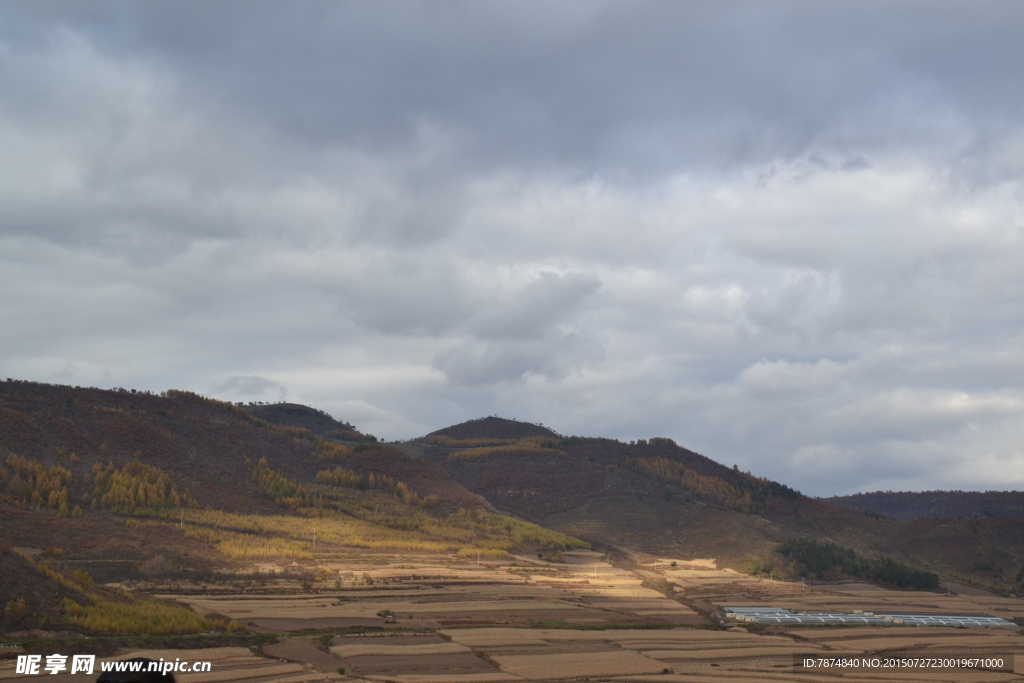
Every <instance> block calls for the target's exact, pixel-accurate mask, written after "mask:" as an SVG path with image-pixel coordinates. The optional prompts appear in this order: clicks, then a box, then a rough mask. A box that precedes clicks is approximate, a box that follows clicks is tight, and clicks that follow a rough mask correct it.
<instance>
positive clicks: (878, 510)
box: [821, 491, 1024, 522]
mask: <svg viewBox="0 0 1024 683" xmlns="http://www.w3.org/2000/svg"><path fill="white" fill-rule="evenodd" d="M821 500H822V501H823V502H825V503H829V504H831V505H841V506H843V507H848V508H852V509H854V510H860V511H861V512H865V513H872V514H877V515H885V516H886V517H891V518H893V519H896V520H899V521H901V522H907V521H910V520H912V519H917V518H918V517H959V518H967V517H1024V491H984V492H981V491H921V492H910V491H895V492H894V491H875V492H874V493H856V494H853V495H850V496H833V497H831V498H822V499H821Z"/></svg>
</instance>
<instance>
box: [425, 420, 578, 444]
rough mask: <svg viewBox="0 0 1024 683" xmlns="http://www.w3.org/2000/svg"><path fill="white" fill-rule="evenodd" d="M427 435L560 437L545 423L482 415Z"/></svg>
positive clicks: (469, 437)
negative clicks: (537, 423)
mask: <svg viewBox="0 0 1024 683" xmlns="http://www.w3.org/2000/svg"><path fill="white" fill-rule="evenodd" d="M427 436H447V437H448V438H451V439H525V438H527V437H530V436H550V437H558V434H557V433H556V432H553V431H552V430H550V429H548V428H547V427H545V426H543V425H535V424H533V423H531V422H519V421H517V420H506V419H505V418H503V417H481V418H478V419H476V420H469V421H468V422H463V423H461V424H457V425H452V426H451V427H445V428H444V429H438V430H437V431H436V432H431V433H430V434H427Z"/></svg>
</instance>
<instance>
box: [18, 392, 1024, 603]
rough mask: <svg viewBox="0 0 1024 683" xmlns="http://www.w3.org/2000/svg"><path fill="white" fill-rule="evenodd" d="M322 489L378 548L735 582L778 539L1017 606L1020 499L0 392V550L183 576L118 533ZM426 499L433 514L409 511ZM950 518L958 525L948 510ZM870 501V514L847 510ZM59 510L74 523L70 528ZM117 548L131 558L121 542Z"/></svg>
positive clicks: (271, 415) (521, 428)
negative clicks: (619, 554) (362, 523)
mask: <svg viewBox="0 0 1024 683" xmlns="http://www.w3.org/2000/svg"><path fill="white" fill-rule="evenodd" d="M263 462H265V465H262V464H261V463H263ZM43 470H45V472H46V476H43V472H42V471H43ZM115 475H116V476H115ZM371 475H372V479H371ZM324 481H334V482H335V484H334V485H336V486H339V487H342V488H339V489H337V491H336V493H337V494H338V495H339V496H340V495H341V493H344V496H347V498H344V500H346V501H348V502H346V503H345V504H346V505H349V506H350V507H349V508H345V509H348V510H350V511H351V512H352V514H359V515H364V516H365V515H366V514H371V513H372V514H373V515H377V517H375V519H376V518H378V517H380V515H383V514H384V512H381V510H384V508H381V507H380V506H381V505H382V504H383V503H381V501H384V502H385V503H387V505H390V506H392V507H394V509H395V510H396V513H395V514H394V515H393V516H392V517H387V518H386V519H385V518H383V517H380V519H383V523H384V524H385V525H391V527H389V528H395V529H406V528H407V527H408V524H409V523H410V520H409V519H406V517H409V516H410V515H411V516H413V517H416V519H417V520H419V521H416V520H412V522H413V523H416V524H420V523H422V524H424V528H427V527H430V525H431V524H433V522H430V523H429V524H428V523H427V517H433V518H434V520H435V521H437V522H439V523H440V522H444V520H446V519H447V518H448V516H449V515H453V514H454V515H456V516H459V515H461V517H458V520H461V521H459V523H460V524H469V522H468V521H467V519H468V517H467V515H470V516H473V519H476V520H479V519H483V517H481V516H486V513H487V512H488V511H494V510H499V511H503V512H505V513H508V514H511V515H514V516H517V517H519V518H521V519H524V520H528V521H531V522H535V523H537V524H540V525H543V526H545V527H548V528H550V529H554V530H557V531H560V532H563V533H566V534H570V535H572V536H575V537H577V538H582V539H584V540H586V541H588V542H590V543H592V544H593V545H594V546H595V547H598V548H603V549H606V550H608V551H609V552H614V551H616V550H622V551H630V552H632V551H637V552H642V553H649V554H651V555H656V556H660V557H678V558H695V557H715V558H718V559H719V561H720V564H721V565H724V566H727V567H732V568H734V569H738V570H741V571H754V570H757V569H758V568H764V567H766V566H768V565H769V564H770V563H772V562H783V561H785V560H784V558H782V557H781V556H779V555H778V554H777V551H778V549H779V547H780V544H783V543H785V542H786V541H788V540H790V539H809V540H815V541H819V542H829V543H835V544H839V545H841V546H844V547H846V548H851V549H854V550H856V551H857V552H858V553H860V554H862V555H865V556H871V557H892V558H895V559H897V560H900V561H903V562H907V563H910V564H913V565H914V566H915V567H919V568H921V569H926V570H930V571H935V572H939V573H940V574H941V575H942V576H943V579H944V580H953V581H960V582H964V581H970V582H973V583H974V584H976V585H980V586H988V587H991V588H994V589H998V590H1019V589H1020V586H1019V582H1020V579H1019V578H1017V577H1018V576H1020V574H1019V570H1020V568H1021V565H1022V563H1024V519H1021V517H1022V515H1021V505H1020V503H1019V500H1020V498H1018V496H1021V495H1024V494H1017V493H1006V494H992V493H990V494H961V493H957V492H948V493H944V492H938V493H933V494H866V495H864V496H860V497H858V496H847V497H844V498H843V499H830V500H819V499H814V498H809V497H807V496H804V495H802V494H800V493H799V492H798V491H795V490H793V489H791V488H789V487H788V486H786V485H785V484H783V483H779V482H775V481H771V480H768V479H764V478H761V477H758V476H756V475H755V474H751V473H748V472H742V471H740V470H739V469H737V468H736V467H731V468H730V467H726V466H724V465H722V464H720V463H718V462H715V461H714V460H712V459H710V458H708V457H705V456H703V455H701V454H699V453H695V452H693V451H690V450H688V449H686V448H683V447H681V446H679V445H677V444H676V443H675V442H674V441H672V440H671V439H667V438H659V437H654V438H649V439H638V440H635V441H630V442H628V443H627V442H622V441H618V440H615V439H606V438H597V437H580V436H569V437H566V436H562V435H559V434H558V433H556V432H555V431H554V430H552V429H549V428H547V427H545V426H543V425H539V424H531V423H528V422H520V421H516V420H506V419H503V418H499V417H495V416H491V417H485V418H481V419H477V420H471V421H469V422H464V423H461V424H458V425H453V426H451V427H447V428H444V429H440V430H437V431H434V432H431V433H430V434H427V435H425V436H424V437H421V438H420V439H416V440H413V441H410V442H402V443H379V442H378V441H377V439H375V438H374V437H372V436H370V435H367V434H364V433H362V432H359V431H358V430H357V429H356V428H355V427H354V426H353V425H351V424H349V423H347V422H345V421H343V420H338V419H335V418H334V417H332V416H330V415H327V414H326V413H323V412H321V411H318V410H315V409H313V408H309V407H306V406H301V405H298V404H289V403H280V404H270V405H250V406H241V405H238V404H231V403H226V402H223V401H216V400H213V399H208V398H205V397H203V396H200V395H198V394H195V393H192V392H187V391H175V390H168V391H166V392H164V393H162V394H160V395H156V394H150V393H148V392H132V391H126V390H123V389H120V390H114V391H108V390H101V389H95V388H80V387H68V386H54V385H46V384H39V383H33V382H24V381H7V382H0V520H2V522H0V545H2V544H9V545H11V546H16V547H18V546H32V547H46V546H48V545H55V546H60V547H65V548H67V547H76V548H77V547H78V546H79V545H81V547H82V549H81V550H79V551H77V552H80V553H83V557H84V556H85V555H88V554H89V553H92V555H89V557H92V556H94V555H97V556H98V554H99V553H100V551H101V550H102V553H103V557H109V558H111V560H110V561H111V562H112V563H113V562H114V560H115V559H117V558H121V557H135V556H136V555H138V553H139V552H142V551H141V550H140V548H144V549H145V553H149V554H150V555H152V556H153V557H149V556H147V558H148V559H147V561H149V559H154V558H155V556H156V555H157V554H160V555H163V556H164V557H166V558H167V559H168V561H173V562H175V563H178V564H184V563H185V561H184V560H180V561H179V560H178V559H175V558H176V555H175V553H186V551H187V553H188V554H190V555H189V556H190V557H193V558H194V557H196V556H198V554H201V553H202V552H209V550H208V545H204V544H202V543H200V542H199V541H197V540H194V539H186V540H182V538H181V536H180V534H178V535H175V533H172V532H173V529H171V530H167V529H165V530H164V531H163V532H161V534H163V535H160V534H157V533H156V532H153V531H149V530H144V529H143V527H126V526H125V524H124V522H123V520H122V518H121V517H120V516H119V515H122V514H132V510H134V509H135V507H134V506H135V505H139V506H144V505H149V504H150V502H145V501H150V499H151V498H152V496H154V495H156V494H159V495H160V496H162V498H161V500H164V498H167V497H171V498H174V500H175V501H177V500H179V499H180V500H181V501H182V505H184V504H185V502H184V501H186V500H188V501H189V502H188V505H190V506H194V507H196V508H198V509H205V508H211V509H214V510H224V511H229V512H240V513H258V514H277V515H280V514H292V512H290V510H295V509H297V508H298V507H300V506H303V505H304V506H306V507H307V508H308V507H309V506H313V505H321V504H326V503H325V502H324V501H325V500H326V499H325V498H323V497H322V496H321V494H322V492H323V490H324V489H323V487H324V486H326V484H324V483H323V482H324ZM399 483H401V484H402V486H401V487H399V486H398V484H399ZM172 485H173V493H172V489H171V487H172ZM318 487H319V488H318ZM344 487H348V488H344ZM374 487H376V488H374ZM382 487H383V488H382ZM374 491H376V493H374ZM154 492H155V493H154ZM339 492H340V493H339ZM381 492H391V493H387V495H386V496H385V494H384V493H381ZM323 495H327V494H326V493H323ZM330 495H334V494H330ZM903 495H906V496H908V497H907V498H906V500H905V501H902V502H901V501H900V499H899V498H898V497H899V496H903ZM928 495H931V496H932V497H933V498H934V500H935V501H937V502H936V504H935V506H932V507H928V505H929V504H928V503H927V502H926V501H927V496H928ZM100 496H102V501H100V504H99V505H97V502H96V499H97V497H100ZM296 496H298V497H299V498H302V500H299V498H296ZM318 496H321V497H320V498H318ZM361 496H365V499H363V498H360V497H361ZM374 496H376V497H374ZM382 496H384V497H382ZM879 496H889V498H888V499H885V498H879ZM894 497H895V498H894ZM426 499H430V500H432V501H434V502H432V503H431V504H430V505H421V504H420V503H421V502H422V501H424V500H426ZM435 499H436V500H435ZM960 499H962V501H963V502H962V504H960V507H957V506H956V505H954V504H952V503H950V501H956V500H960ZM119 500H120V501H122V502H120V503H118V502H117V501H119ZM331 500H334V499H331ZM337 500H342V498H337ZM361 500H362V501H363V502H360V501H361ZM875 500H882V501H883V502H882V503H880V505H882V506H881V507H875V508H870V509H868V508H857V507H856V506H857V505H860V504H861V503H863V502H864V501H875ZM410 501H412V502H410ZM417 501H419V502H417ZM850 501H853V504H851V502H850ZM885 501H888V502H885ZM907 501H910V502H907ZM914 501H916V502H914ZM979 501H982V502H979ZM1015 501H1018V502H1015ZM328 502H329V501H328ZM911 502H913V504H911ZM996 503H999V504H998V505H997V504H996ZM161 504H162V505H165V509H166V507H168V506H172V505H171V504H170V503H166V502H164V503H161ZM177 505H178V503H177V502H174V503H173V506H177ZM403 505H404V506H405V507H402V506H403ZM119 506H120V507H119ZM288 506H291V507H288ZM901 506H902V507H901ZM915 506H916V507H915ZM77 507H81V508H82V509H83V510H84V512H82V511H79V513H78V514H77V515H76V514H75V513H74V509H75V508H77ZM125 510H127V512H125ZM367 510H369V511H370V512H369V513H367V512H366V511H367ZM986 510H987V511H988V512H989V513H990V514H991V515H992V516H987V515H985V511H986ZM336 511H337V512H340V511H342V508H340V507H339V508H337V509H336ZM932 514H940V515H942V517H943V519H934V518H932V517H931V516H930V515H932ZM949 517H954V518H955V517H962V518H964V519H949ZM897 520H908V521H897ZM473 524H476V522H473ZM467 528H468V527H467ZM129 531H130V534H142V533H143V532H144V533H146V534H148V536H147V538H148V539H149V540H147V541H146V542H145V543H141V542H139V541H137V540H130V541H129V540H128V539H130V538H134V536H130V535H128V536H126V535H125V534H128V533H129ZM467 533H468V532H467ZM89 544H95V549H93V550H89V549H88V548H92V547H93V546H91V545H89ZM190 544H191V545H190ZM203 548H206V549H207V550H206V551H204V550H203ZM90 566H92V565H90ZM97 566H99V565H97ZM116 566H120V565H115V564H111V565H110V567H112V569H110V572H114V570H115V569H116ZM108 578H110V579H111V580H114V579H115V578H116V576H115V575H114V574H113V573H111V574H109V575H108Z"/></svg>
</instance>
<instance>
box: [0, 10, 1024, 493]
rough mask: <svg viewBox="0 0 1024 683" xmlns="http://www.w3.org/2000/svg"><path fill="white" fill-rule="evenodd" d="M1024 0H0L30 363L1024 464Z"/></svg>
mask: <svg viewBox="0 0 1024 683" xmlns="http://www.w3.org/2000/svg"><path fill="white" fill-rule="evenodd" d="M1022 20H1024V7H1022V6H1021V5H1020V4H1019V3H1010V2H1002V3H1000V2H991V3H980V4H978V3H974V4H970V5H968V4H964V3H936V2H906V3H883V2H877V3H875V2H845V3H816V2H789V3H774V4H771V5H765V4H764V3H744V2H724V3H675V2H631V3H610V2H609V3H602V2H543V3H541V2H536V3H488V2H451V3H440V2H432V3H414V2H407V3H388V2H375V3H359V2H307V3H300V4H292V5H282V4H279V3H262V2H218V3H205V2H194V3H181V2H174V3H169V2H145V3H143V2H137V3H128V2H108V3H103V2H96V3H71V2H68V3H55V2H21V3H7V4H5V5H3V6H2V7H0V291H3V292H4V293H5V296H4V297H3V298H2V300H0V349H3V352H2V354H0V365H2V366H3V367H2V368H0V372H2V373H3V375H4V376H8V375H10V376H18V377H26V378H33V379H41V380H44V381H57V382H67V383H72V384H94V385H99V386H114V385H124V386H134V387H137V388H152V389H163V388H166V387H168V386H176V387H183V388H190V389H194V390H198V391H204V392H208V393H212V394H215V395H218V396H222V397H224V398H230V399H233V400H277V399H278V398H280V397H287V398H288V399H289V400H299V401H305V402H308V403H311V404H313V405H316V406H317V407H320V408H324V409H326V410H329V411H331V412H332V413H334V414H336V415H337V416H338V417H340V418H342V419H346V420H351V421H352V422H354V423H356V424H359V425H360V426H363V427H365V428H367V429H369V430H370V431H373V432H375V433H379V434H383V435H385V436H388V437H392V438H400V437H409V436H415V435H418V434H422V433H424V432H426V431H430V430H432V429H435V428H437V427H439V426H442V425H444V424H449V423H451V422H455V421H461V420H463V419H467V418H470V417H477V416H479V415H481V414H489V413H495V412H497V413H500V414H504V415H509V416H513V417H518V418H521V419H530V420H535V421H544V422H545V423H547V424H549V425H551V426H553V427H554V428H556V429H558V430H560V431H562V432H567V433H586V434H603V435H607V436H614V437H620V438H635V437H646V436H651V435H656V434H661V435H667V436H672V437H674V438H676V439H677V440H679V441H680V442H681V443H684V444H686V445H688V446H690V447H692V448H694V449H696V450H699V451H701V452H704V453H706V454H707V455H709V456H711V457H714V458H716V459H718V460H720V461H723V462H726V463H729V464H731V463H733V462H735V463H737V464H739V465H740V466H742V467H744V468H748V469H753V470H754V471H755V472H758V473H761V474H766V475H770V476H773V477H775V478H778V479H781V480H784V481H786V482H788V483H792V484H794V485H796V486H798V487H800V488H802V489H804V490H806V491H808V492H811V493H822V494H825V493H836V492H845V491H852V490H861V489H870V488H893V489H898V488H937V487H945V488H1007V487H1018V488H1019V487H1020V486H1022V485H1024V451H1022V449H1021V448H1020V446H1019V443H1020V442H1021V436H1022V434H1024V370H1022V368H1024V363H1022V361H1024V334H1022V333H1021V330H1022V329H1024V313H1022V311H1024V305H1022V304H1024V301H1022V299H1024V290H1022V288H1021V286H1020V284H1019V283H1020V281H1021V278H1020V265H1019V264H1020V263H1022V262H1024V258H1022V257H1024V253H1022V252H1024V244H1022V239H1024V196H1022V187H1021V177H1022V173H1024V87H1022V86H1024V82H1022V80H1024V40H1022V38H1024V36H1022V35H1021V28H1020V27H1021V26H1024V21H1022Z"/></svg>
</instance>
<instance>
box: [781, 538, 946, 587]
mask: <svg viewBox="0 0 1024 683" xmlns="http://www.w3.org/2000/svg"><path fill="white" fill-rule="evenodd" d="M778 552H779V554H781V555H784V556H786V557H788V558H789V559H790V560H792V562H793V565H794V570H795V572H796V573H797V574H798V575H799V576H806V577H814V578H825V579H838V578H842V576H843V575H845V576H850V577H854V578H858V579H866V580H868V581H873V582H875V583H879V584H883V585H887V586H893V587H895V588H912V589H914V590H937V589H938V588H939V575H938V574H936V573H935V572H929V571H924V570H921V569H915V568H914V567H912V566H910V565H909V564H906V563H905V562H900V561H899V560H894V559H892V558H891V557H882V558H867V557H860V556H858V555H857V553H856V552H855V551H854V550H853V549H851V548H844V547H843V546H841V545H837V544H835V543H828V542H824V543H819V542H817V541H814V540H811V539H793V540H790V541H787V542H785V543H783V544H782V545H781V546H779V550H778Z"/></svg>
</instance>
